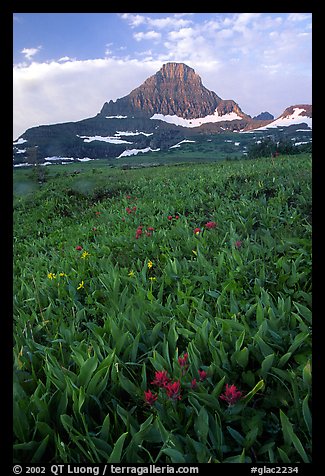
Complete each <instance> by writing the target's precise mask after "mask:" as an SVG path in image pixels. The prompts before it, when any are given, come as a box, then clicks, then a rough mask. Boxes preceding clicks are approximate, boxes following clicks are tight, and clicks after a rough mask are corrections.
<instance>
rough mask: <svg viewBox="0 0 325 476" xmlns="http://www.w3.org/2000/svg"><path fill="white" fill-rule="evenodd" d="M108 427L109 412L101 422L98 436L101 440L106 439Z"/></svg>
mask: <svg viewBox="0 0 325 476" xmlns="http://www.w3.org/2000/svg"><path fill="white" fill-rule="evenodd" d="M110 428H111V424H110V416H109V413H107V415H106V417H105V418H104V421H103V424H102V427H101V429H100V433H99V436H100V438H101V439H102V440H104V441H108V439H109V433H110Z"/></svg>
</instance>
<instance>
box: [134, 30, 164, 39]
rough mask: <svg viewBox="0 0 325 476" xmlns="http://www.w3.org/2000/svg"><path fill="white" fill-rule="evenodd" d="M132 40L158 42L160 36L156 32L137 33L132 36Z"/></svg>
mask: <svg viewBox="0 0 325 476" xmlns="http://www.w3.org/2000/svg"><path fill="white" fill-rule="evenodd" d="M133 37H134V39H135V40H136V41H142V40H160V38H161V34H160V33H159V32H157V31H153V30H151V31H147V32H143V31H139V32H138V33H134V35H133Z"/></svg>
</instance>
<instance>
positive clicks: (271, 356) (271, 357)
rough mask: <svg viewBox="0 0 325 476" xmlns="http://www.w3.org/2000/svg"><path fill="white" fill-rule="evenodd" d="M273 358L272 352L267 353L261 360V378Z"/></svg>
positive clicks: (268, 368) (265, 373) (270, 365)
mask: <svg viewBox="0 0 325 476" xmlns="http://www.w3.org/2000/svg"><path fill="white" fill-rule="evenodd" d="M273 360H274V354H269V355H267V356H266V357H265V359H264V360H263V362H262V366H261V375H262V377H263V378H265V377H266V375H267V373H268V371H269V370H270V368H271V367H272V364H273Z"/></svg>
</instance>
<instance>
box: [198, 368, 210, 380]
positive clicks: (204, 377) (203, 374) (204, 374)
mask: <svg viewBox="0 0 325 476" xmlns="http://www.w3.org/2000/svg"><path fill="white" fill-rule="evenodd" d="M199 375H200V381H201V382H202V381H203V380H205V379H206V378H207V376H208V374H207V373H206V371H205V370H199Z"/></svg>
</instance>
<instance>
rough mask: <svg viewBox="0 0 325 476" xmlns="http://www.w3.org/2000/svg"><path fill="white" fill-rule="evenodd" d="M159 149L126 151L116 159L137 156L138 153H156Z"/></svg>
mask: <svg viewBox="0 0 325 476" xmlns="http://www.w3.org/2000/svg"><path fill="white" fill-rule="evenodd" d="M159 150H160V149H152V148H151V147H146V148H145V149H127V150H125V151H124V152H122V154H120V155H119V156H118V157H117V159H119V158H120V157H129V156H130V155H137V154H138V153H139V152H141V153H142V154H145V153H146V152H158V151H159Z"/></svg>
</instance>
